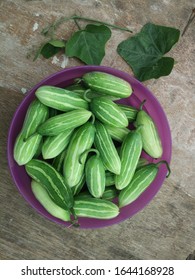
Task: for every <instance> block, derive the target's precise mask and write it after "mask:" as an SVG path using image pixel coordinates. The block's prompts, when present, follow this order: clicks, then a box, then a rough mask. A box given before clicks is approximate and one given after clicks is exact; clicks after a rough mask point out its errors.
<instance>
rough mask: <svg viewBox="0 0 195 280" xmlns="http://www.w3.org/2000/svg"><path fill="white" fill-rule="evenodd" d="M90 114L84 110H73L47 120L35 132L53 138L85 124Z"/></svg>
mask: <svg viewBox="0 0 195 280" xmlns="http://www.w3.org/2000/svg"><path fill="white" fill-rule="evenodd" d="M91 115H92V113H91V112H90V111H87V110H85V109H79V110H73V111H70V112H67V113H63V114H60V115H57V116H55V117H52V118H50V119H48V120H47V121H46V122H44V123H43V124H42V125H40V126H39V127H38V129H37V132H38V133H39V134H41V135H45V136H54V135H58V134H59V133H62V132H64V131H65V130H67V129H73V128H76V127H78V126H81V125H82V124H84V123H86V122H87V121H88V120H89V118H90V117H91Z"/></svg>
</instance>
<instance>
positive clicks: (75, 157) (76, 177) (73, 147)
mask: <svg viewBox="0 0 195 280" xmlns="http://www.w3.org/2000/svg"><path fill="white" fill-rule="evenodd" d="M94 136H95V127H94V125H93V124H92V123H91V122H87V123H86V124H84V125H82V126H81V127H79V128H78V129H77V130H76V131H75V132H74V133H73V136H72V139H71V141H70V143H69V146H68V148H67V153H66V156H65V160H64V166H63V174H64V177H65V180H66V183H67V184H68V186H70V187H73V186H75V185H77V184H78V183H79V181H80V180H81V178H82V175H83V172H84V167H85V161H86V158H87V154H86V155H84V156H83V157H82V163H81V162H80V157H81V155H82V154H83V153H84V152H85V151H86V150H88V149H90V148H91V146H92V145H93V142H94Z"/></svg>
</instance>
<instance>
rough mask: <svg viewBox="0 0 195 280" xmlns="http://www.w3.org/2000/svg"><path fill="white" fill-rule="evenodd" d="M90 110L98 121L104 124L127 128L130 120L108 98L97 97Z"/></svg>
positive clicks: (93, 100) (92, 101)
mask: <svg viewBox="0 0 195 280" xmlns="http://www.w3.org/2000/svg"><path fill="white" fill-rule="evenodd" d="M90 109H91V111H92V112H93V114H94V115H95V116H96V118H97V119H98V120H100V121H101V122H102V123H104V124H108V125H112V126H116V127H127V126H128V119H127V117H126V115H125V113H123V111H122V110H121V109H120V108H119V106H118V105H117V104H116V103H114V102H113V101H112V100H110V99H109V98H106V97H95V98H93V99H92V100H91V102H90Z"/></svg>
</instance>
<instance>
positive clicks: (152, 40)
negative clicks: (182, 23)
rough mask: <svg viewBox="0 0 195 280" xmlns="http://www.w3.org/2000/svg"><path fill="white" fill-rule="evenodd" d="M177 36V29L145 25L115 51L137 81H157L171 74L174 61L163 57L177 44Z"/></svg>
mask: <svg viewBox="0 0 195 280" xmlns="http://www.w3.org/2000/svg"><path fill="white" fill-rule="evenodd" d="M179 36H180V31H179V30H178V29H175V28H172V27H166V26H160V25H155V24H152V23H147V24H145V25H144V26H143V28H142V29H141V31H140V32H139V33H137V34H136V35H135V36H133V37H130V38H128V39H127V40H125V41H123V42H121V43H120V44H119V45H118V47H117V51H118V53H119V55H120V56H121V57H122V58H123V59H124V60H125V61H126V62H127V63H128V64H129V65H130V66H131V68H132V70H133V72H134V74H135V76H136V78H137V79H139V80H140V81H146V80H149V79H152V78H155V79H157V78H159V77H161V76H167V75H169V74H170V73H171V70H172V68H173V66H174V59H173V58H170V57H163V56H164V54H165V53H167V52H169V51H170V50H171V48H172V47H173V45H174V44H176V43H177V42H178V40H179Z"/></svg>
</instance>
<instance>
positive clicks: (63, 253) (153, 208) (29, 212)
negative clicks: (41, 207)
mask: <svg viewBox="0 0 195 280" xmlns="http://www.w3.org/2000/svg"><path fill="white" fill-rule="evenodd" d="M192 8H194V1H191V0H185V1H184V0H172V1H170V0H162V1H157V0H146V1H144V0H140V1H137V0H131V1H129V0H126V1H123V0H111V1H108V0H97V1H96V0H91V1H90V0H70V1H62V0H55V1H51V0H47V1H46V0H38V1H34V0H8V1H7V0H1V1H0V38H1V40H0V104H1V122H0V135H1V136H0V139H1V142H0V162H1V164H0V166H1V171H0V185H1V187H0V189H1V191H0V259H167V260H169V259H185V258H186V257H187V256H188V255H189V254H190V253H192V251H193V250H194V249H195V234H194V233H195V173H194V166H195V164H194V163H195V160H194V159H195V145H194V142H195V126H194V117H195V103H194V101H195V100H194V93H195V91H194V89H195V80H194V71H195V62H194V61H195V47H194V46H195V44H194V43H195V33H194V22H193V23H192V24H191V25H190V26H189V28H188V30H187V31H186V33H185V35H184V36H182V37H181V38H180V41H179V43H178V44H177V45H176V46H175V47H174V48H173V49H172V50H171V52H170V55H171V56H173V57H174V58H175V60H176V62H177V63H176V64H175V67H174V69H173V71H172V73H171V74H170V75H169V76H167V77H161V78H160V79H158V80H150V81H147V82H144V84H145V85H146V86H147V87H148V88H149V89H150V90H151V91H152V92H153V93H154V95H155V96H156V97H157V98H158V100H159V101H160V103H161V105H162V107H163V108H164V111H165V112H166V114H167V117H168V120H169V124H170V127H171V133H172V141H173V154H172V162H171V169H172V175H171V176H170V178H169V179H167V180H166V181H165V182H164V184H163V187H162V188H161V190H160V191H159V192H158V194H157V195H156V197H155V198H154V199H153V200H152V201H151V203H150V204H149V205H148V206H147V207H145V208H144V209H143V210H142V211H141V212H139V213H138V214H136V215H135V216H134V217H133V218H131V219H129V220H126V221H125V222H123V223H121V224H118V225H114V226H112V227H111V228H103V229H98V230H72V229H67V228H64V227H62V226H59V225H57V224H54V223H52V222H51V221H49V220H46V219H44V218H43V217H42V216H40V215H39V214H38V213H37V212H35V210H34V209H32V208H31V207H30V206H29V205H28V203H27V202H26V201H25V200H24V199H23V197H22V196H21V195H20V194H19V192H18V191H17V189H16V187H15V185H14V183H13V181H12V178H11V175H10V173H9V170H8V163H7V158H6V144H7V134H8V129H9V125H10V122H11V119H12V117H13V114H14V112H15V110H16V108H17V106H18V105H19V104H20V102H21V101H22V99H23V98H24V92H26V91H27V90H29V89H30V88H32V87H33V86H34V85H35V84H36V83H38V82H39V81H40V80H42V79H43V78H44V77H46V76H48V75H50V74H52V73H54V72H56V71H59V70H61V69H62V67H64V66H65V67H71V66H76V65H80V64H82V63H81V62H79V61H78V60H76V59H74V58H69V59H67V58H66V57H64V56H57V57H56V58H55V59H52V58H51V59H49V60H45V59H42V58H40V59H37V60H36V61H35V62H33V55H34V53H35V51H36V49H37V47H38V46H39V45H40V44H41V43H42V42H43V40H44V38H43V36H42V35H41V34H40V32H41V30H42V28H44V27H45V26H47V24H48V23H51V22H52V21H53V20H55V19H58V18H60V17H61V16H71V15H73V14H77V15H83V16H86V17H92V18H96V19H99V20H103V21H106V22H109V23H112V24H117V25H120V26H126V27H128V28H130V29H132V31H133V32H134V33H136V32H139V30H140V29H141V27H142V26H143V25H144V24H145V23H147V22H153V23H156V24H160V25H165V26H172V27H175V28H179V29H180V30H181V31H182V30H183V29H184V27H185V25H186V22H187V20H188V17H189V15H190V13H191V10H192ZM80 24H81V25H82V26H84V25H85V24H86V23H84V22H81V23H80ZM75 30H76V26H75V24H74V23H73V22H67V23H65V24H63V26H61V28H59V30H58V36H60V37H62V38H64V39H67V38H68V37H69V36H70V34H71V33H72V32H73V31H75ZM128 36H129V33H127V32H121V31H118V30H114V29H113V30H112V38H111V39H110V41H109V42H108V44H107V47H106V55H105V57H104V59H103V61H102V65H107V66H111V67H114V68H117V69H120V70H122V71H125V72H127V73H129V74H132V72H131V69H130V68H129V67H128V65H127V64H126V63H125V62H124V61H123V60H122V59H121V58H120V57H119V55H118V54H117V53H116V47H117V45H118V44H119V42H121V41H122V40H123V39H125V38H127V37H128Z"/></svg>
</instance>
